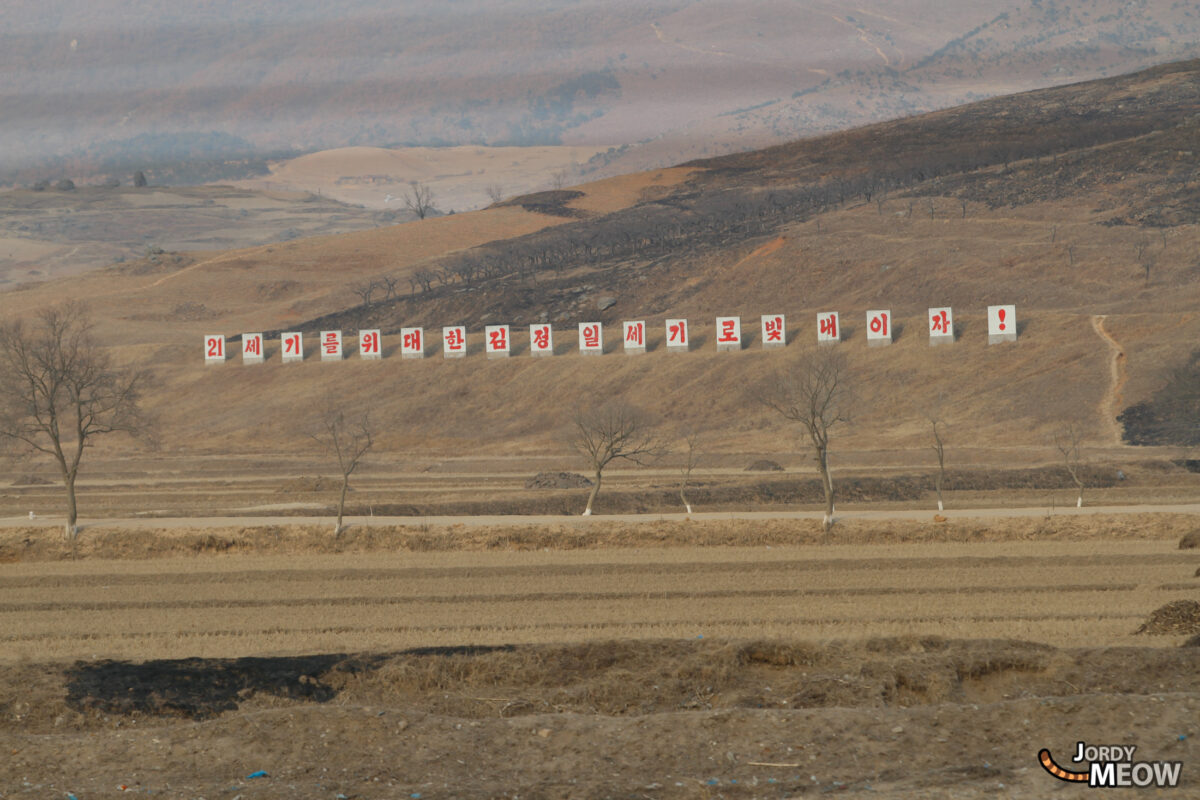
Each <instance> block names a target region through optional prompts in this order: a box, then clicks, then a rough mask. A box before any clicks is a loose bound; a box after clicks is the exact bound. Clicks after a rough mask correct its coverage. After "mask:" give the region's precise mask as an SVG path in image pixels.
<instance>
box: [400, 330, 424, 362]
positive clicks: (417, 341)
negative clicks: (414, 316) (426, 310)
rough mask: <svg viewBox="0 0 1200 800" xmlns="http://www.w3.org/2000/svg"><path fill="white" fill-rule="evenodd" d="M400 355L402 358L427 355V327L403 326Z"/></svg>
mask: <svg viewBox="0 0 1200 800" xmlns="http://www.w3.org/2000/svg"><path fill="white" fill-rule="evenodd" d="M400 357H401V358H424V357H425V329H424V328H401V329H400Z"/></svg>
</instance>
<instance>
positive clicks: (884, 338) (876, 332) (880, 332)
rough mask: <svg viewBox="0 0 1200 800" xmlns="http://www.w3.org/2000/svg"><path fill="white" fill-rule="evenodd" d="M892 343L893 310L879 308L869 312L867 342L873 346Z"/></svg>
mask: <svg viewBox="0 0 1200 800" xmlns="http://www.w3.org/2000/svg"><path fill="white" fill-rule="evenodd" d="M891 343H892V311H891V309H879V310H875V311H868V312H867V344H868V345H870V346H872V347H879V346H883V345H889V344H891Z"/></svg>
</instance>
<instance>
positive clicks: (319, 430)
mask: <svg viewBox="0 0 1200 800" xmlns="http://www.w3.org/2000/svg"><path fill="white" fill-rule="evenodd" d="M308 436H309V438H310V439H312V440H313V441H315V442H316V443H317V444H319V445H320V446H321V447H322V448H323V449H324V451H325V453H326V455H329V456H332V457H333V458H334V459H335V460H336V461H337V465H338V471H339V473H340V474H341V476H342V491H341V495H340V496H339V499H338V508H337V522H335V523H334V525H333V535H334V537H335V538H336V537H338V536H341V535H342V517H343V514H344V513H345V510H346V492H347V491H348V490H349V488H350V476H351V475H352V474H353V473H354V471H355V470H356V469H358V467H359V464H360V463H361V462H362V457H363V456H364V455H366V453H367V451H368V450H370V449H371V447H372V445H374V444H375V426H374V424H373V423H372V422H371V413H370V411H369V410H362V411H357V412H351V411H347V410H345V409H344V408H343V406H342V403H341V402H340V401H339V400H338V398H337V397H336V396H335V395H333V394H330V395H327V396H326V397H325V399H324V400H322V401H321V402H320V404H318V406H317V407H316V410H315V411H314V412H313V414H312V418H311V420H310V423H309V434H308Z"/></svg>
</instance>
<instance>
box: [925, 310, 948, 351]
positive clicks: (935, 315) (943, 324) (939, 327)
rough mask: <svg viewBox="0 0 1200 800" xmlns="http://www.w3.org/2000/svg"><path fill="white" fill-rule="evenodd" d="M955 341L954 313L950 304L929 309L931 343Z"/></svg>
mask: <svg viewBox="0 0 1200 800" xmlns="http://www.w3.org/2000/svg"><path fill="white" fill-rule="evenodd" d="M953 341H954V314H953V313H952V312H951V311H950V307H949V306H944V307H942V308H931V309H929V344H931V345H935V344H947V343H949V342H953Z"/></svg>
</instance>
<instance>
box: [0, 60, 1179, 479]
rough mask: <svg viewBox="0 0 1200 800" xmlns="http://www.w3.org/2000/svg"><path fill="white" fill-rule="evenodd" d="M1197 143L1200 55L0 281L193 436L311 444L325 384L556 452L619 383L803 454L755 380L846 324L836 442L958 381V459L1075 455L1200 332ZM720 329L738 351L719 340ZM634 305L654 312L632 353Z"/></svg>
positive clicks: (905, 417)
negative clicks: (672, 345) (476, 206)
mask: <svg viewBox="0 0 1200 800" xmlns="http://www.w3.org/2000/svg"><path fill="white" fill-rule="evenodd" d="M1198 134H1200V59H1196V60H1191V61H1186V62H1179V63H1173V64H1169V65H1163V66H1157V67H1153V68H1151V69H1147V70H1143V71H1140V72H1138V73H1135V74H1130V75H1123V76H1118V77H1115V78H1106V79H1102V80H1096V81H1090V82H1085V83H1080V84H1074V85H1070V86H1063V87H1056V88H1051V89H1043V90H1038V91H1034V92H1025V93H1021V94H1017V95H1012V96H1009V97H1003V98H993V99H989V100H985V101H980V102H978V103H974V104H970V105H967V106H962V107H956V108H952V109H946V110H942V111H937V112H931V113H929V114H924V115H920V116H916V117H911V118H906V119H901V120H894V121H889V122H883V123H877V124H875V125H872V126H868V127H864V128H858V129H854V130H850V131H843V132H838V133H834V134H829V135H826V136H822V137H813V138H810V139H805V140H799V141H795V142H790V143H788V144H786V145H779V146H776V147H773V148H769V149H766V150H761V151H754V152H746V153H740V154H736V155H730V156H723V157H719V158H713V159H705V160H697V161H694V162H691V163H690V164H688V165H685V166H681V167H678V168H673V169H663V170H652V171H649V172H644V173H638V174H633V175H627V176H621V177H619V178H611V179H606V180H603V181H593V182H587V183H582V184H578V185H575V186H572V187H570V188H569V189H564V190H562V191H554V192H538V193H536V194H533V195H526V196H524V197H518V198H511V199H509V200H506V201H504V202H500V203H496V204H494V205H492V206H490V207H489V208H487V209H484V210H481V211H475V212H469V213H461V214H455V215H445V216H441V217H437V218H429V219H425V220H421V221H416V222H411V223H406V224H403V225H393V226H389V227H383V228H378V229H374V230H369V231H360V232H355V233H349V234H342V235H334V236H318V237H311V238H296V239H292V240H290V241H287V242H281V243H275V244H268V245H264V246H260V247H255V248H244V249H238V250H229V251H225V252H219V253H211V252H210V253H179V254H175V253H164V254H161V255H160V256H159V257H158V258H156V259H155V258H149V259H142V260H137V261H131V262H127V263H125V264H121V265H119V266H116V267H112V268H109V269H102V270H94V271H92V272H90V273H87V274H85V275H80V276H76V277H73V278H70V279H64V280H59V281H47V282H45V283H41V284H24V285H22V286H20V287H17V288H14V289H13V290H11V291H6V292H2V293H0V315H8V316H11V317H20V316H26V315H29V314H30V313H33V312H35V311H36V310H37V309H39V308H42V307H45V306H46V305H50V304H54V303H58V302H61V301H62V299H64V298H69V297H75V298H87V299H88V300H89V301H90V303H91V306H92V309H93V314H94V317H95V320H96V331H97V335H98V336H100V337H102V339H103V340H104V341H105V342H106V343H109V344H111V345H112V347H113V348H114V351H115V353H116V355H117V357H118V358H119V359H120V360H122V361H145V362H146V363H150V364H153V365H154V368H155V371H156V381H157V382H156V384H155V387H154V389H153V392H152V393H151V394H149V395H148V397H147V401H148V404H149V405H150V406H151V410H152V411H155V412H156V413H158V414H160V415H161V418H162V419H163V420H165V423H169V424H167V429H168V430H170V431H171V439H172V440H171V441H170V442H168V443H167V446H169V447H173V448H178V449H179V450H180V451H181V452H182V451H184V450H187V449H189V448H195V449H198V450H200V451H204V452H220V451H222V450H224V451H228V452H249V451H250V450H251V449H253V448H261V449H262V451H263V452H286V451H289V450H295V449H297V448H300V447H302V446H305V445H303V443H302V437H299V436H298V435H297V429H296V428H295V426H294V425H292V424H290V423H289V421H294V413H295V411H296V409H300V408H306V407H308V406H310V405H311V404H312V403H315V402H316V400H317V398H318V397H319V396H320V395H321V394H322V393H323V392H327V391H329V390H331V389H336V390H337V391H338V392H339V393H340V394H341V396H343V397H345V398H346V399H347V400H348V401H349V400H355V401H360V402H363V403H370V404H371V405H372V408H373V413H375V412H376V411H377V412H378V414H379V418H380V419H384V420H388V421H389V425H388V430H387V433H386V439H387V442H386V444H385V445H382V446H386V447H391V448H393V449H395V450H397V451H400V450H404V451H409V452H421V453H437V454H461V453H466V452H470V453H491V454H496V453H504V454H511V453H514V452H531V453H532V452H539V453H545V452H558V448H560V444H558V443H557V442H558V441H559V440H558V439H557V436H558V434H559V433H561V431H562V430H563V428H564V426H565V425H566V424H568V422H569V416H570V413H571V412H572V410H574V409H576V408H579V407H583V406H586V405H588V404H591V403H594V402H597V401H598V400H601V399H604V398H608V397H622V398H624V399H628V400H630V401H631V402H636V403H638V404H639V405H643V406H645V407H646V408H647V409H648V410H649V411H650V412H652V413H654V414H656V415H657V416H658V417H659V418H660V419H662V420H663V421H664V422H666V423H669V424H670V425H671V426H675V425H681V426H682V425H688V426H692V427H693V428H695V429H698V430H701V431H702V432H704V433H706V434H707V435H708V436H709V437H710V439H709V441H710V442H712V445H711V446H712V447H713V449H714V451H715V452H727V453H734V452H736V453H756V454H766V455H771V454H773V453H780V452H788V451H789V450H790V449H791V448H792V447H793V444H792V440H791V438H790V437H791V435H792V434H794V433H795V431H794V429H793V430H791V431H790V432H789V431H788V430H787V429H786V426H783V425H782V423H781V422H780V420H779V419H778V418H776V417H774V416H772V414H771V412H769V411H768V410H766V408H765V407H764V406H763V404H762V403H761V402H760V401H759V397H758V392H759V391H760V390H761V387H762V386H764V385H765V382H766V381H768V380H769V379H770V376H771V375H772V373H774V372H775V371H777V370H786V369H789V368H791V367H792V365H793V364H794V360H795V358H796V356H797V355H798V354H801V353H804V352H811V351H812V350H814V349H815V348H816V347H818V344H817V342H816V335H815V334H816V330H817V326H816V320H817V318H818V315H819V314H821V313H824V312H830V311H837V312H838V313H839V314H840V315H841V317H840V327H841V330H842V334H843V337H842V342H841V343H840V344H838V345H837V347H838V348H839V352H841V353H843V354H844V355H845V358H846V360H847V366H848V369H849V370H850V371H851V372H850V373H849V374H852V375H853V378H854V383H855V390H856V395H857V396H858V398H859V405H858V407H857V410H856V414H855V418H854V421H853V424H852V425H851V426H848V427H847V429H846V431H845V433H844V434H839V436H844V438H841V439H839V445H838V446H839V448H842V447H845V448H846V449H847V451H856V452H857V453H858V455H857V456H855V457H857V458H861V459H865V460H875V459H882V461H884V462H887V463H896V462H895V461H891V462H889V461H888V460H889V459H896V458H905V459H907V458H908V456H911V455H912V454H914V453H916V452H917V451H920V452H922V453H924V452H927V449H928V425H927V420H926V419H924V418H923V417H922V416H921V414H920V404H921V403H922V402H925V401H928V400H929V399H931V398H937V397H939V396H940V397H945V398H947V399H948V400H947V402H948V405H947V408H946V422H947V425H948V430H949V431H952V432H953V436H954V447H955V448H956V452H957V453H959V454H960V456H959V457H961V458H963V459H972V460H974V459H977V458H978V459H980V460H979V461H978V462H977V463H987V462H988V461H989V460H993V461H994V460H996V459H999V460H1000V462H1003V463H1007V461H1006V459H1007V458H1008V456H1007V455H1005V454H1006V453H1008V454H1011V452H1012V450H1011V448H1014V447H1020V448H1030V450H1029V451H1028V452H1031V453H1034V454H1035V455H1034V456H1032V457H1033V458H1035V459H1039V458H1043V457H1045V458H1054V455H1053V452H1054V451H1053V447H1052V442H1053V436H1054V435H1055V433H1056V432H1058V431H1060V430H1061V429H1062V428H1063V426H1065V425H1075V426H1076V428H1077V429H1078V430H1081V431H1083V434H1084V436H1085V437H1086V438H1087V440H1088V442H1089V446H1094V447H1104V448H1110V449H1112V451H1113V452H1116V451H1117V450H1120V449H1121V448H1123V447H1124V445H1123V443H1122V439H1121V434H1122V431H1121V426H1120V424H1119V423H1118V421H1117V420H1118V415H1119V414H1120V413H1121V412H1122V410H1123V409H1126V408H1129V407H1130V406H1135V405H1136V404H1137V403H1139V402H1140V401H1144V400H1146V399H1147V398H1151V397H1154V396H1155V394H1156V392H1158V391H1159V390H1160V389H1161V388H1162V386H1163V383H1164V380H1165V379H1167V378H1169V377H1170V374H1169V373H1170V368H1171V366H1172V365H1179V364H1183V363H1185V361H1186V359H1187V357H1188V355H1189V354H1190V353H1191V352H1192V350H1194V349H1195V348H1194V342H1195V341H1197V339H1200V313H1197V311H1196V309H1197V308H1200V262H1198V259H1197V253H1198V252H1200V249H1198V247H1200V204H1197V203H1196V197H1197V189H1198V186H1200V156H1198V155H1197V154H1198V153H1200V149H1198V148H1196V145H1195V142H1196V141H1198V138H1197V137H1198ZM29 194H34V193H29ZM372 285H374V291H373V292H372V291H369V290H370V289H371V288H372ZM990 305H1014V306H1015V315H1016V325H1017V328H1018V331H1019V339H1018V341H1017V342H1016V343H1015V344H1003V345H997V346H990V345H989V342H988V337H987V335H986V334H987V319H986V316H987V315H986V308H987V307H988V306H990ZM936 307H950V308H952V309H953V314H954V323H955V328H956V331H957V334H958V338H957V340H956V341H955V342H954V343H953V344H946V345H944V346H938V347H930V346H929V345H930V341H929V332H930V318H929V309H931V308H936ZM871 309H886V310H888V311H889V314H890V319H891V323H892V330H893V332H894V342H893V344H892V345H891V346H888V347H885V348H874V347H869V346H868V344H867V342H866V336H865V334H866V330H867V327H866V325H865V321H866V316H865V314H866V312H868V310H871ZM777 314H779V315H786V317H787V330H788V333H789V342H788V345H787V347H786V348H784V349H783V350H768V349H765V348H763V347H762V346H761V344H762V333H761V328H760V326H759V320H760V316H761V315H777ZM729 316H737V317H740V318H741V320H742V326H743V327H742V331H743V335H744V336H745V337H746V339H745V344H746V346H745V347H744V348H743V350H742V352H738V353H727V352H718V351H717V348H716V343H717V332H718V327H717V325H716V318H717V317H729ZM667 319H686V320H688V328H689V337H690V339H691V350H690V352H689V353H688V354H686V355H677V354H674V353H669V352H668V350H667V347H666V344H665V333H666V331H665V328H664V325H665V321H666V320H667ZM626 321H644V322H645V324H646V327H645V331H646V345H647V348H646V349H647V352H646V353H644V354H642V355H639V356H637V357H634V358H626V357H624V356H623V355H620V346H619V345H620V334H619V333H616V332H618V331H620V330H621V326H622V323H623V322H626ZM594 322H599V323H601V324H602V325H603V326H604V327H605V328H606V334H605V341H606V342H607V343H608V344H609V348H608V354H607V355H605V356H604V357H601V358H579V357H576V356H578V355H579V349H578V346H577V338H576V334H577V330H578V328H577V325H578V323H594ZM535 323H550V324H551V325H553V327H554V331H555V343H556V347H557V348H558V352H557V354H556V356H555V357H554V358H530V357H529V353H530V348H529V344H528V342H529V336H528V333H527V332H528V330H529V328H528V326H529V325H531V324H535ZM494 324H507V325H511V326H513V327H512V336H511V339H512V345H513V357H512V358H510V359H505V360H501V359H487V358H484V357H481V353H482V350H483V338H484V331H485V326H487V325H494ZM446 325H463V326H465V327H466V328H467V346H468V348H469V355H471V356H474V357H468V358H465V359H462V360H461V361H460V360H457V359H451V360H445V359H443V358H441V357H440V353H438V352H437V351H436V350H431V351H430V352H429V353H427V355H428V356H431V357H427V358H424V359H404V358H401V357H397V356H398V355H399V353H398V352H397V350H398V348H399V345H400V333H401V331H402V329H403V328H406V327H409V328H411V327H423V328H425V329H426V336H427V337H430V338H434V339H435V340H436V337H437V333H438V332H439V331H440V330H441V328H442V327H443V326H446ZM364 329H380V330H381V331H382V335H383V343H384V358H383V359H382V360H381V361H380V362H374V363H372V362H365V361H363V360H362V359H359V358H357V357H351V358H348V359H346V360H345V361H344V362H343V363H340V364H323V363H321V362H320V361H319V359H318V358H317V357H310V358H308V359H306V363H301V364H289V365H286V366H285V365H283V364H281V363H280V356H279V338H278V333H279V332H280V331H300V332H302V333H303V334H304V337H305V341H306V342H312V341H314V338H313V337H317V336H318V335H319V334H320V332H322V331H331V330H340V331H342V332H343V334H344V335H346V336H347V337H348V338H347V344H348V345H349V346H353V337H354V336H355V332H356V331H359V330H364ZM247 331H251V332H253V331H259V332H263V333H266V334H267V339H266V342H265V349H266V355H267V360H266V363H265V364H261V365H256V366H243V365H241V364H240V363H238V362H237V360H236V359H232V360H231V361H230V362H229V363H225V364H222V365H220V366H212V367H208V366H205V365H204V364H203V358H202V348H201V342H202V339H203V337H204V336H208V335H211V334H223V335H225V336H227V337H229V339H230V341H231V342H232V341H236V338H237V337H238V336H239V334H241V333H243V332H247ZM614 335H615V337H616V338H615V339H614ZM231 349H234V348H231ZM309 352H310V355H311V350H310V351H309ZM901 451H904V452H905V453H907V455H901ZM839 452H841V451H840V450H839ZM1038 453H1043V454H1044V456H1043V455H1037V454H1038ZM1127 456H1129V453H1128V452H1125V451H1122V455H1121V456H1120V457H1121V458H1125V457H1127ZM904 463H908V461H907V460H906V461H905V462H904ZM1047 463H1048V462H1047Z"/></svg>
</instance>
